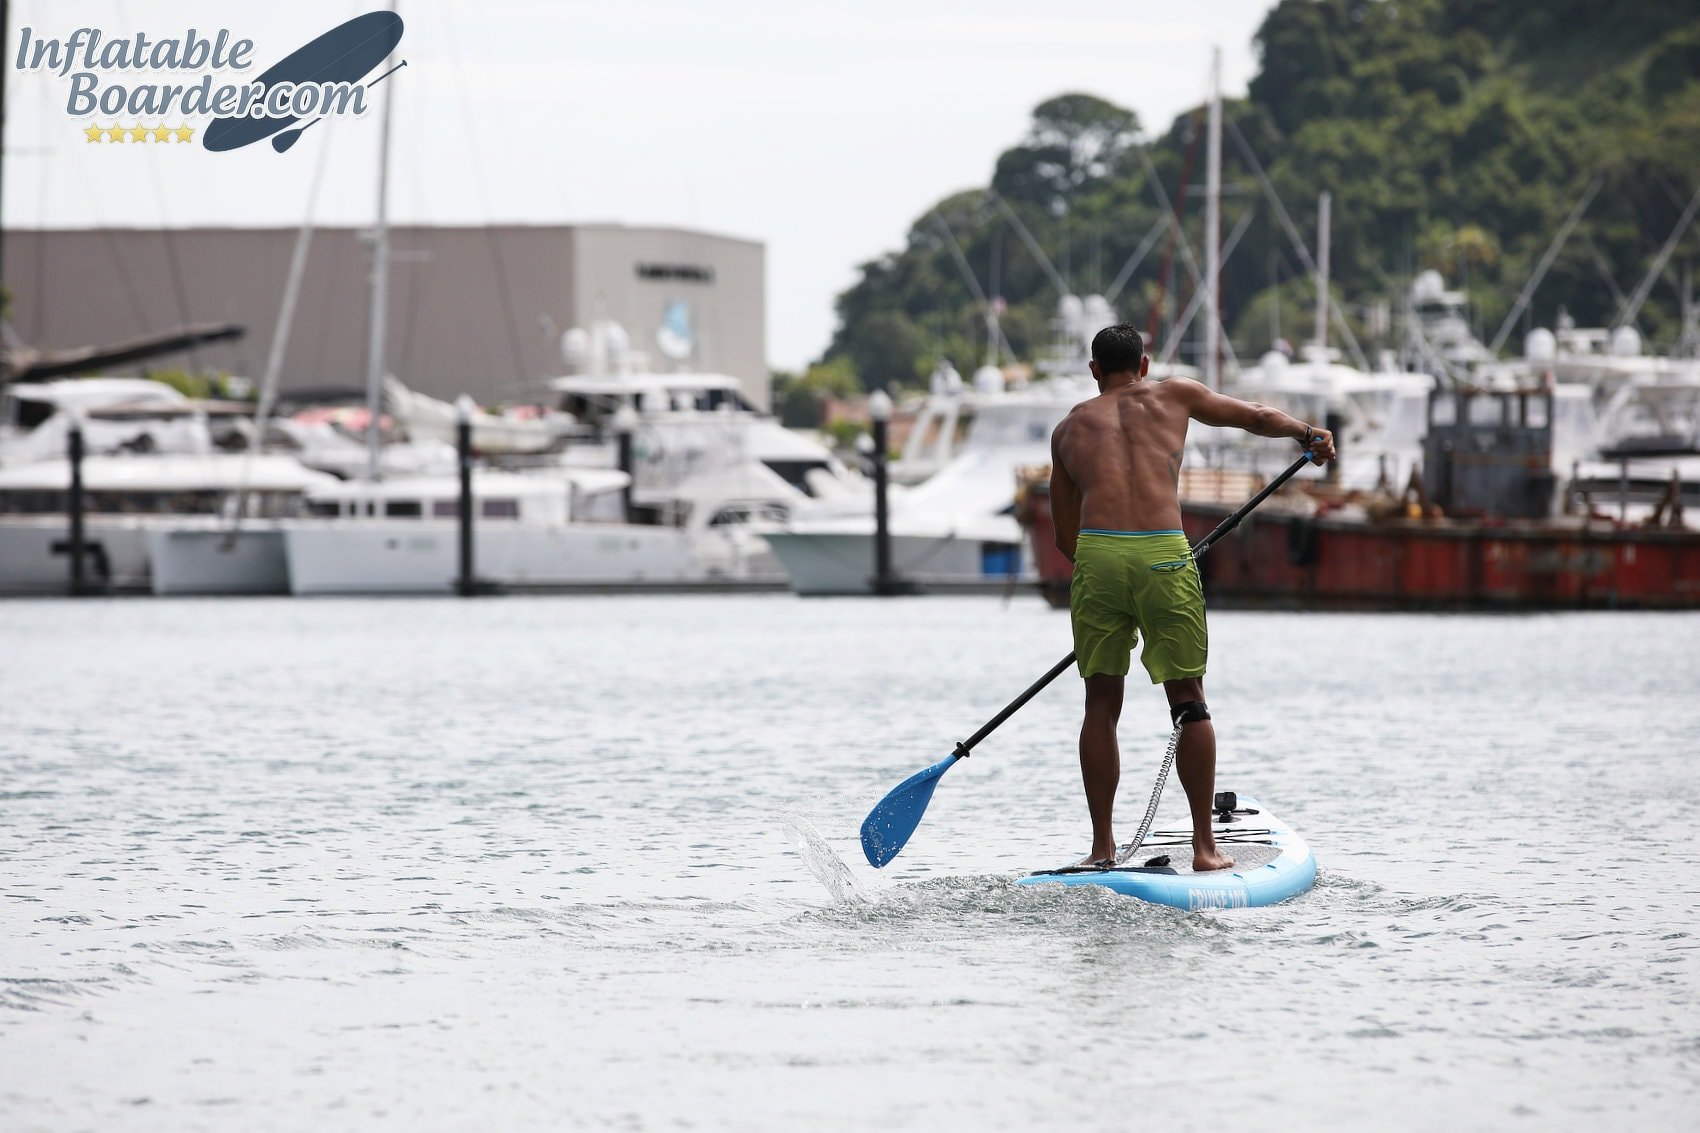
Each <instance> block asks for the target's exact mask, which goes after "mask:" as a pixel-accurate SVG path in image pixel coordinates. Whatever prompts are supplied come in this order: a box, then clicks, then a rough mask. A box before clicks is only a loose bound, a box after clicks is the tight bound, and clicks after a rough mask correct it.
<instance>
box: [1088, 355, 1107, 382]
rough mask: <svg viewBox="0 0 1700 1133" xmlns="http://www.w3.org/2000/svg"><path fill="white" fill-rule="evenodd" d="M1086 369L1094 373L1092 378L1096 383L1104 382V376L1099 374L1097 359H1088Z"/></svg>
mask: <svg viewBox="0 0 1700 1133" xmlns="http://www.w3.org/2000/svg"><path fill="white" fill-rule="evenodd" d="M1086 368H1087V369H1088V370H1091V371H1092V378H1093V380H1094V381H1100V382H1101V381H1103V380H1104V375H1103V374H1100V373H1099V372H1098V359H1096V358H1090V359H1088V360H1087V362H1086Z"/></svg>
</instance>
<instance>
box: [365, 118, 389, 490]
mask: <svg viewBox="0 0 1700 1133" xmlns="http://www.w3.org/2000/svg"><path fill="white" fill-rule="evenodd" d="M392 97H393V96H392V94H391V87H390V86H389V85H388V84H385V86H384V112H383V115H384V116H383V125H382V127H381V128H380V130H379V140H378V224H377V230H376V232H375V233H374V234H373V239H372V307H371V311H370V312H369V314H368V316H367V324H366V412H367V417H368V419H367V423H366V478H367V479H368V480H376V479H377V478H378V445H379V440H380V438H379V435H378V419H379V416H380V413H381V411H382V409H383V403H384V402H383V394H384V389H383V381H384V331H385V322H386V315H387V312H388V311H389V299H390V230H389V201H390V102H391V99H392Z"/></svg>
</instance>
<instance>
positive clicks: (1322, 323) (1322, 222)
mask: <svg viewBox="0 0 1700 1133" xmlns="http://www.w3.org/2000/svg"><path fill="white" fill-rule="evenodd" d="M1333 203H1334V198H1333V195H1332V194H1330V193H1329V192H1328V190H1326V189H1324V190H1323V191H1322V195H1321V196H1319V197H1317V198H1316V345H1317V346H1319V347H1321V348H1322V350H1323V351H1325V352H1326V351H1327V349H1328V241H1329V237H1330V236H1331V235H1332V233H1331V231H1330V225H1331V223H1332V221H1331V217H1330V211H1331V209H1332V206H1333Z"/></svg>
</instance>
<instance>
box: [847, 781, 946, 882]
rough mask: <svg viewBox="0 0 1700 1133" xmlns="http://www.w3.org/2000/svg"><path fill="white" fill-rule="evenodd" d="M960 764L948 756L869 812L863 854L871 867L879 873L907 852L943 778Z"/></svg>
mask: <svg viewBox="0 0 1700 1133" xmlns="http://www.w3.org/2000/svg"><path fill="white" fill-rule="evenodd" d="M956 760H957V757H956V756H954V755H952V756H948V757H946V758H945V759H943V760H940V761H939V762H938V763H935V764H933V765H932V766H931V767H929V768H927V769H926V770H925V771H917V772H915V774H913V775H911V776H909V778H907V779H905V780H903V782H901V783H899V784H898V785H897V786H896V787H893V788H892V791H891V793H890V794H889V795H887V796H886V797H885V798H883V799H881V800H880V801H879V805H877V806H875V807H874V809H873V810H871V811H869V812H868V817H867V818H866V819H864V820H863V821H862V853H864V854H866V855H867V857H868V864H869V865H871V866H873V867H874V868H875V869H878V868H880V867H881V866H883V865H884V864H885V863H886V862H889V861H890V860H891V859H892V858H895V857H896V856H897V855H898V854H899V853H900V852H901V851H902V850H903V847H904V845H905V844H906V843H907V842H908V841H909V836H910V835H911V834H913V833H915V827H917V826H919V825H921V816H922V815H923V814H926V813H927V803H928V802H930V801H932V797H933V789H934V788H935V787H937V786H938V785H939V776H940V775H943V774H944V773H945V772H946V771H949V770H950V767H951V764H953V763H955V762H956Z"/></svg>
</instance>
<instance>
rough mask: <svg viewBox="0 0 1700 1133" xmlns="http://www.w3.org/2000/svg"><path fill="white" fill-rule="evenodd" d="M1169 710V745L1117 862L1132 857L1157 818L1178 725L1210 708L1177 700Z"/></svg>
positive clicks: (1178, 743)
mask: <svg viewBox="0 0 1700 1133" xmlns="http://www.w3.org/2000/svg"><path fill="white" fill-rule="evenodd" d="M1171 714H1172V715H1173V717H1174V721H1175V730H1174V731H1172V732H1170V733H1169V746H1168V747H1167V748H1166V749H1164V751H1163V766H1161V767H1159V768H1158V769H1157V785H1156V786H1154V787H1152V788H1151V801H1150V802H1149V803H1146V804H1145V817H1144V818H1142V819H1140V820H1139V833H1138V834H1135V835H1134V836H1133V841H1131V842H1129V843H1128V844H1127V845H1125V846H1123V847H1122V848H1121V849H1119V850H1117V851H1116V865H1118V866H1122V865H1126V864H1127V863H1128V862H1130V861H1132V860H1133V855H1135V854H1137V853H1138V852H1139V847H1141V846H1143V845H1145V836H1146V835H1147V834H1150V833H1151V824H1152V822H1154V821H1156V819H1157V804H1158V803H1160V802H1162V801H1163V787H1164V786H1165V785H1166V784H1167V783H1168V782H1169V768H1171V767H1173V766H1174V765H1175V754H1176V753H1177V752H1178V751H1180V749H1181V729H1182V728H1184V727H1186V726H1187V725H1188V724H1190V723H1192V722H1193V721H1194V720H1208V719H1210V709H1209V708H1208V707H1206V706H1205V703H1204V702H1203V701H1202V700H1189V701H1186V702H1185V703H1184V704H1177V705H1175V707H1174V709H1173V710H1172V713H1171Z"/></svg>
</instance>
